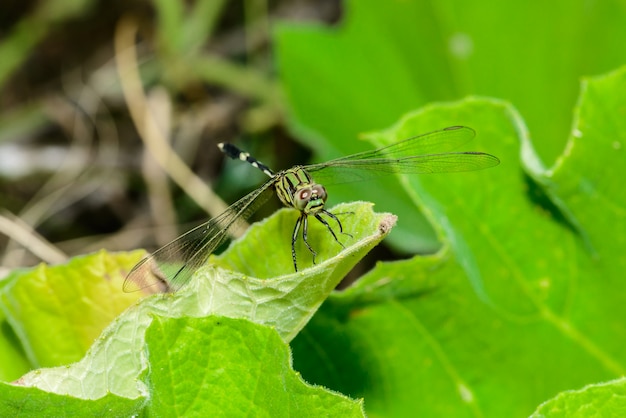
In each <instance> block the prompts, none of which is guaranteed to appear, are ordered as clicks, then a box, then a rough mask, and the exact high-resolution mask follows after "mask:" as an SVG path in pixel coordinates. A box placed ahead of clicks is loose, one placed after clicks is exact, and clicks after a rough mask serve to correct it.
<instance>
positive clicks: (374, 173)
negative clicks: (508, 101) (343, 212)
mask: <svg viewBox="0 0 626 418" xmlns="http://www.w3.org/2000/svg"><path fill="white" fill-rule="evenodd" d="M474 136H475V132H474V130H473V129H472V128H468V127H466V126H453V127H449V128H445V129H441V130H439V131H433V132H429V133H427V134H423V135H419V136H415V137H412V138H409V139H405V140H404V141H400V142H397V143H395V144H392V145H389V146H387V147H383V148H379V149H377V150H372V151H365V152H361V153H358V154H353V155H349V156H347V157H342V158H337V159H335V160H331V161H328V162H325V163H321V164H313V165H310V166H306V167H304V169H305V170H306V171H308V172H309V173H310V174H311V175H312V176H313V178H314V179H315V181H316V182H319V183H322V184H337V183H348V182H353V181H363V180H368V179H372V178H375V177H380V176H381V175H384V174H394V173H402V174H430V173H450V172H459V171H473V170H481V169H484V168H489V167H493V166H496V165H498V164H499V163H500V160H499V159H498V158H497V157H495V156H493V155H491V154H486V153H482V152H442V151H447V150H451V149H455V148H458V147H460V146H461V145H463V144H465V143H467V142H469V141H471V140H472V138H474ZM434 151H438V152H437V153H432V152H434Z"/></svg>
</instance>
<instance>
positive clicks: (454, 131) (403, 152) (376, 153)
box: [319, 126, 476, 165]
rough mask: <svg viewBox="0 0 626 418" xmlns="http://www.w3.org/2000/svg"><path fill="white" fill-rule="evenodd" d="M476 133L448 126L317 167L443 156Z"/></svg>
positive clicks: (471, 130) (464, 127)
mask: <svg viewBox="0 0 626 418" xmlns="http://www.w3.org/2000/svg"><path fill="white" fill-rule="evenodd" d="M475 136H476V132H475V131H474V130H473V129H472V128H470V127H468V126H450V127H447V128H444V129H440V130H438V131H432V132H428V133H425V134H421V135H417V136H414V137H411V138H408V139H405V140H402V141H400V142H396V143H393V144H391V145H388V146H386V147H382V148H378V149H375V150H370V151H364V152H360V153H358V154H352V155H348V156H346V157H341V158H337V159H334V160H331V161H328V162H325V163H322V164H319V165H326V164H328V165H334V164H336V163H339V162H343V161H355V160H374V159H381V158H387V159H394V158H402V157H408V156H415V155H426V154H444V153H446V152H448V151H452V150H455V149H457V148H459V147H461V146H462V145H464V144H466V143H468V142H469V141H471V140H472V139H474V137H475Z"/></svg>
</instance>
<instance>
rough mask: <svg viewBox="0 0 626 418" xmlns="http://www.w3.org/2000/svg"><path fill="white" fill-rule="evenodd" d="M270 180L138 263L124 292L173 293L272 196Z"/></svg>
mask: <svg viewBox="0 0 626 418" xmlns="http://www.w3.org/2000/svg"><path fill="white" fill-rule="evenodd" d="M273 185H274V179H270V180H268V181H267V182H266V183H265V184H264V185H263V186H261V187H260V188H258V189H256V190H254V191H252V192H250V193H249V194H247V195H246V196H244V197H242V198H241V199H239V200H238V201H237V202H235V203H233V204H232V205H231V206H230V207H228V209H226V210H225V211H224V212H223V213H222V214H220V215H218V216H216V217H215V218H213V219H211V220H209V221H208V222H205V223H203V224H202V225H200V226H197V227H196V228H194V229H192V230H191V231H189V232H187V233H185V234H183V235H181V236H180V237H178V238H176V239H175V240H174V241H172V242H170V243H169V244H167V245H165V246H163V247H161V248H160V249H158V250H157V251H155V252H154V253H152V254H150V255H148V256H147V257H146V258H144V259H143V260H141V261H140V262H139V263H138V264H137V265H136V266H135V267H133V269H132V270H131V271H130V273H129V274H128V276H127V277H126V280H125V281H124V287H123V289H124V291H125V292H133V291H138V290H141V289H146V288H152V289H153V292H154V293H157V292H166V291H170V292H174V291H176V290H178V289H180V288H181V287H182V286H183V285H185V284H186V283H187V282H189V280H190V279H191V276H192V275H193V273H194V272H195V271H196V270H197V269H198V268H199V267H200V266H202V265H203V264H205V263H206V261H207V259H208V258H209V256H210V255H211V253H212V252H213V251H215V249H216V248H217V247H218V246H219V245H220V244H221V243H222V242H224V240H225V239H226V237H227V234H228V232H229V230H231V229H232V228H234V227H235V226H236V225H237V224H238V222H243V221H245V220H247V219H248V218H249V217H250V216H251V215H252V214H253V213H254V212H256V211H257V209H258V208H259V207H260V206H261V205H263V203H265V202H266V201H267V200H268V199H269V197H270V196H271V195H272V193H273V192H272V186H273Z"/></svg>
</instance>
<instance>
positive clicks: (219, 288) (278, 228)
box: [7, 203, 395, 416]
mask: <svg viewBox="0 0 626 418" xmlns="http://www.w3.org/2000/svg"><path fill="white" fill-rule="evenodd" d="M333 211H334V212H336V213H337V214H338V216H341V217H342V223H343V225H344V227H345V229H346V230H349V231H350V234H351V236H341V238H342V241H343V242H344V243H345V246H346V248H345V249H343V248H342V247H341V246H340V245H339V244H337V243H335V242H334V240H333V239H332V237H331V236H330V234H329V232H328V231H327V230H326V229H325V228H320V227H318V226H316V225H315V223H312V224H311V225H310V230H309V241H310V243H311V245H312V246H314V247H315V248H316V249H317V250H318V262H319V263H318V264H317V265H314V266H311V267H309V268H304V269H303V270H301V271H299V272H292V271H293V265H292V262H291V255H290V254H291V251H290V246H291V241H290V239H291V229H292V228H293V221H294V220H295V219H294V217H293V215H294V211H293V210H282V211H279V212H277V213H276V214H275V215H274V216H272V217H270V218H269V219H267V220H266V221H264V222H262V223H259V224H255V225H253V226H252V227H250V229H249V230H248V232H247V233H246V235H245V236H244V237H242V239H240V240H238V241H236V242H235V243H233V245H232V246H231V248H230V249H229V250H228V251H226V252H225V253H224V254H223V255H222V256H220V257H215V260H214V262H215V264H210V265H207V266H206V267H203V268H201V269H200V270H198V272H197V273H196V274H195V275H194V276H193V278H192V281H191V282H190V283H189V284H188V285H187V286H185V287H183V288H182V289H181V290H180V291H179V292H177V293H175V294H157V295H153V296H151V297H148V298H145V299H144V300H142V301H141V302H140V303H138V304H137V305H134V306H132V307H131V308H129V309H128V310H127V311H125V312H124V313H123V314H122V315H120V316H119V317H118V318H116V319H115V320H114V321H113V323H112V324H111V325H110V326H109V327H108V328H107V329H105V330H104V332H103V333H102V335H101V336H100V338H98V339H97V340H96V342H95V344H94V345H93V346H92V347H91V348H90V349H89V351H88V352H87V354H86V355H85V357H83V358H82V359H81V360H80V361H78V362H77V363H74V364H71V365H69V366H63V367H55V368H49V369H40V370H35V371H33V372H31V373H28V374H27V375H25V376H23V377H22V378H21V379H20V380H19V384H20V385H23V386H26V387H28V389H24V391H23V392H12V393H17V394H20V393H21V394H23V396H24V397H26V398H27V399H23V398H18V400H17V401H16V402H15V405H18V406H19V408H24V409H25V410H34V409H36V407H37V405H40V402H42V401H43V400H45V399H48V397H49V394H47V393H44V392H42V391H46V392H51V393H55V394H59V395H67V396H69V397H72V398H80V399H85V400H90V403H88V404H87V406H85V408H100V407H101V405H106V403H107V402H110V403H111V405H112V406H111V408H131V409H133V408H135V409H137V408H142V405H143V404H144V403H145V402H147V399H148V398H149V399H150V401H151V402H155V403H154V404H152V405H151V408H153V410H157V411H161V410H164V408H165V407H164V406H163V404H161V402H164V403H168V402H169V401H164V400H163V399H164V398H163V396H170V395H171V394H170V395H166V392H167V391H168V390H170V389H171V388H170V387H169V386H168V387H163V386H162V385H161V384H163V382H164V379H165V380H167V379H169V378H172V376H181V375H182V376H187V377H188V380H186V381H183V382H180V384H181V390H182V392H181V396H182V394H185V396H187V395H188V396H191V397H192V398H193V399H192V400H186V399H187V398H185V396H182V397H181V398H178V399H179V400H180V401H181V402H182V404H184V406H181V407H182V408H192V409H195V408H200V409H201V410H205V411H206V410H209V409H208V408H213V407H215V406H216V405H217V404H220V403H222V402H226V401H225V400H220V399H216V398H215V397H201V398H200V399H198V398H195V395H194V393H195V392H194V393H189V394H186V391H187V390H191V389H188V388H196V390H200V389H201V390H203V391H204V390H207V391H209V392H213V389H211V388H209V387H208V386H204V383H206V381H205V380H203V379H204V378H205V377H206V376H205V374H203V373H209V374H215V373H217V375H219V376H221V377H222V380H220V381H219V382H218V383H219V384H224V382H230V380H229V379H232V382H234V384H235V386H239V385H243V384H246V385H250V384H251V383H250V382H249V381H246V382H242V381H239V379H241V378H242V376H241V375H240V373H239V374H237V373H235V371H234V372H233V373H235V374H234V375H233V374H231V373H224V367H226V364H227V363H228V362H225V361H221V360H220V361H219V362H218V363H215V358H220V359H222V360H223V359H226V358H231V356H232V360H229V362H230V363H232V364H233V365H234V364H236V363H237V362H238V361H240V360H241V355H242V350H247V351H250V352H246V353H245V357H246V358H248V359H259V358H262V357H264V356H267V355H268V354H267V353H268V351H267V350H268V347H269V352H270V353H273V355H274V356H275V357H273V358H272V363H271V366H270V365H265V364H257V363H255V364H252V363H250V362H248V363H246V364H245V365H244V366H245V368H246V369H249V370H252V369H253V368H254V367H262V368H263V373H262V375H263V376H261V377H262V378H270V374H268V373H269V370H270V368H271V369H272V370H271V373H272V374H273V377H272V379H278V378H279V379H282V381H283V382H289V385H288V386H286V388H283V389H281V391H278V392H272V391H271V390H269V388H268V390H269V391H268V392H267V393H264V394H263V395H259V394H256V395H255V396H257V398H254V399H248V401H246V402H245V403H242V402H240V401H239V400H237V399H236V398H232V399H231V400H230V401H228V402H227V403H226V404H224V405H227V406H228V407H231V408H244V409H246V410H247V408H251V406H249V405H252V404H253V403H254V404H255V405H256V404H258V405H261V404H263V405H264V406H263V407H260V406H259V409H254V411H257V412H258V413H261V414H264V413H262V412H259V411H264V410H266V409H267V408H269V406H267V405H269V404H272V402H273V401H272V399H276V398H277V397H278V399H287V403H288V404H289V403H290V402H295V403H297V404H298V405H302V407H303V408H307V409H309V410H311V411H317V410H319V411H327V412H326V413H322V412H320V415H327V414H328V413H330V412H328V411H344V412H345V411H352V412H351V414H360V413H361V405H360V403H359V402H355V401H352V400H349V399H347V398H345V397H343V396H339V395H337V394H334V393H331V392H328V391H325V390H321V389H313V388H311V387H309V386H306V385H304V384H303V382H301V381H300V380H299V379H298V378H297V376H296V375H295V374H294V372H293V371H292V370H291V369H290V364H289V361H288V356H286V355H285V354H286V353H287V346H286V344H285V342H288V341H290V340H291V339H292V338H293V337H294V336H295V335H296V334H297V333H298V331H299V330H300V329H301V328H302V327H303V326H304V325H305V324H306V322H307V321H308V320H309V319H310V317H311V316H312V315H313V314H314V312H315V311H316V310H317V308H318V307H319V306H320V305H321V303H322V302H323V301H324V300H325V299H326V297H328V295H329V294H330V293H331V292H332V290H333V289H334V288H335V287H336V285H337V284H338V283H339V281H340V280H341V279H342V278H343V277H344V276H345V274H346V273H347V272H348V271H349V270H350V269H351V268H352V267H353V266H354V265H355V264H356V263H357V262H358V261H359V259H360V258H361V257H362V256H364V255H365V254H366V253H367V251H369V250H370V249H371V248H372V247H373V246H374V245H376V244H377V243H378V242H380V241H381V240H382V239H383V238H384V237H385V236H386V235H387V233H388V232H389V231H390V229H391V227H392V226H393V223H394V222H395V217H394V216H392V215H389V214H375V213H374V212H373V211H372V205H371V204H368V203H352V204H347V205H341V206H339V207H337V208H335V209H333ZM342 213H343V215H341V214H342ZM286 231H289V233H284V232H286ZM329 244H330V245H329ZM250 254H253V259H255V260H264V263H259V268H258V270H256V269H255V268H254V266H253V265H252V263H249V260H250V259H249V258H248V257H252V256H251V255H250ZM266 256H267V257H266ZM244 260H248V263H245V262H244ZM308 263H309V264H310V261H309V262H308ZM71 264H72V263H70V265H71ZM74 264H76V265H78V266H81V264H80V262H74ZM220 265H221V266H228V265H230V266H241V267H242V270H244V271H245V272H247V273H249V274H255V275H256V276H261V278H259V277H254V276H252V275H244V274H242V273H240V272H235V271H229V270H224V269H223V268H221V267H219V266H220ZM306 265H307V262H306V261H303V267H306ZM64 267H65V270H64V273H65V275H66V276H67V275H69V274H70V270H71V269H70V268H69V266H64ZM42 268H43V267H42ZM59 268H61V267H59ZM246 269H247V270H246ZM285 271H289V272H291V273H289V274H286V275H283V276H280V277H271V276H267V277H262V276H263V275H265V274H274V275H276V274H279V273H277V272H285ZM272 272H273V273H272ZM73 274H82V275H84V271H81V270H80V269H79V273H73ZM48 276H50V275H48ZM70 277H71V276H70ZM121 277H123V276H121ZM66 279H67V277H66ZM48 280H49V279H48ZM77 280H78V279H77ZM77 280H70V281H71V282H75V281H77ZM12 283H13V284H12V285H11V286H12V287H11V289H12V290H14V289H15V288H16V287H17V286H21V282H20V281H12ZM45 283H46V284H45V286H43V285H41V286H40V287H42V288H44V289H46V290H47V289H48V288H49V287H50V283H48V282H45ZM92 285H93V284H91V285H90V284H89V283H85V284H84V286H85V287H90V286H92ZM117 286H118V287H117V288H118V292H119V291H120V290H121V287H122V285H121V279H120V280H118V284H117ZM57 290H58V291H59V292H62V291H66V289H65V287H59V288H58V289H57ZM43 293H46V294H48V295H49V294H53V293H52V292H43ZM9 294H11V295H14V294H15V292H14V291H12V292H10V293H9ZM70 296H71V295H64V296H63V297H65V298H67V300H68V301H69V300H70ZM137 296H141V293H140V292H137V293H136V294H135V297H137ZM56 297H60V296H59V295H56ZM92 310H93V307H92ZM210 315H220V316H222V317H229V318H244V319H247V320H250V321H253V322H256V323H257V324H263V325H270V326H272V327H273V328H274V330H272V331H271V332H270V330H269V329H267V328H262V327H258V326H256V327H255V328H249V326H251V325H247V324H246V323H245V322H243V321H239V322H237V325H233V326H234V327H235V328H237V329H236V330H234V331H232V332H233V333H234V335H233V337H234V339H232V340H229V341H227V342H228V344H222V345H220V344H218V342H217V340H216V342H215V345H212V344H213V343H210V344H209V343H208V342H207V341H206V338H207V335H206V334H205V333H207V332H210V333H213V334H215V333H220V335H222V334H221V333H223V332H225V333H226V334H228V332H229V331H225V330H226V329H227V328H228V327H225V326H224V327H218V329H217V330H214V331H208V330H209V329H213V327H215V326H217V325H216V323H215V320H214V319H210V320H208V322H202V321H200V322H194V321H191V320H189V321H188V320H187V319H185V318H188V317H198V318H205V317H207V316H210ZM85 317H87V318H88V317H89V314H85ZM155 317H160V318H164V319H159V324H158V326H157V325H155V326H157V328H156V330H154V331H153V332H154V333H156V334H152V335H153V337H152V339H148V341H146V339H145V332H146V329H148V327H150V324H151V323H152V322H153V321H154V318H155ZM167 318H183V320H181V321H178V322H177V321H169V320H167ZM218 322H219V323H220V324H221V325H224V324H230V322H229V321H228V320H225V319H224V318H222V319H220V320H218ZM242 324H243V325H242ZM218 325H219V324H218ZM176 327H178V328H176ZM231 328H232V327H231ZM192 329H193V331H192ZM228 329H230V328H228ZM49 332H51V331H49ZM268 332H269V333H270V334H271V335H270V334H268ZM159 333H162V334H163V335H157V334H159ZM155 335H156V336H155ZM165 338H167V340H166V339H165ZM280 339H282V340H283V343H281V344H282V348H281V350H282V351H278V350H277V349H276V344H277V341H278V343H279V342H280ZM259 340H263V343H262V344H261V345H259V344H260V343H259ZM192 341H201V343H200V344H199V345H198V343H194V344H191V342H192ZM146 344H147V346H146ZM233 344H236V345H237V347H235V346H234V345H233ZM202 347H205V348H206V349H203V348H202ZM159 350H161V351H162V350H165V351H167V352H170V351H171V353H161V354H162V355H161V354H159V353H160V351H159ZM183 350H191V351H190V352H192V353H193V355H192V356H191V357H189V354H187V352H185V354H184V355H182V357H176V356H178V355H179V354H180V352H182V351H183ZM257 350H260V351H257ZM170 354H171V355H170ZM163 356H166V357H163ZM181 358H187V359H189V358H192V359H194V361H197V362H198V364H203V365H205V366H207V367H208V366H210V367H209V369H205V370H204V372H201V370H200V369H198V370H197V371H198V374H196V375H193V376H192V375H190V374H188V373H186V372H184V369H185V367H186V366H185V365H184V364H181V365H180V366H181V368H180V369H179V368H178V366H176V367H175V369H176V370H174V369H172V370H171V373H172V375H168V374H167V373H165V374H163V373H161V364H162V362H165V363H167V364H170V366H171V367H174V366H173V364H174V363H175V362H176V361H178V360H180V359H181ZM279 365H280V367H279ZM214 366H215V367H214ZM233 367H234V366H233ZM265 372H267V373H265ZM168 373H170V372H168ZM257 384H258V382H257ZM277 390H278V389H277ZM164 391H165V392H164ZM192 392H193V390H192ZM259 393H260V392H259ZM111 395H114V396H111ZM240 396H242V395H241V394H240ZM117 397H123V398H125V401H129V400H132V402H131V403H128V402H121V403H119V402H120V400H119V399H118V398H117ZM305 398H306V399H307V401H306V402H305V401H304V399H305ZM29 400H32V403H31V402H30V401H29ZM91 401H98V402H104V403H96V404H95V406H94V404H93V402H91ZM281 402H282V401H281ZM72 405H74V404H72ZM272 405H273V404H272ZM171 407H173V408H178V406H177V404H176V405H171ZM7 408H9V407H7ZM72 408H73V406H72ZM271 408H274V409H272V410H273V411H284V409H281V408H284V404H283V403H279V404H277V405H273V406H271ZM276 408H278V409H276ZM292 409H296V407H295V406H294V407H293V408H292ZM15 411H18V409H16V410H14V412H15ZM66 412H67V414H70V413H72V414H76V413H78V412H84V411H82V410H74V409H71V408H69V409H67V410H66ZM225 413H226V412H225ZM251 413H252V412H251ZM342 413H343V412H342ZM215 414H218V415H219V412H217V411H216V412H215ZM276 414H277V413H276V412H273V413H271V414H270V415H268V416H276ZM166 415H167V414H166Z"/></svg>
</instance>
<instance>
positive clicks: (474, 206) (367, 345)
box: [292, 69, 626, 417]
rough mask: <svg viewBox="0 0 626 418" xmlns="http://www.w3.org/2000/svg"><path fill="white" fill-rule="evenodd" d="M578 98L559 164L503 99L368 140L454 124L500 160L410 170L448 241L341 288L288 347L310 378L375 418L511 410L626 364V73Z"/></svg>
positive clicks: (441, 108)
mask: <svg viewBox="0 0 626 418" xmlns="http://www.w3.org/2000/svg"><path fill="white" fill-rule="evenodd" d="M582 91H583V94H582V96H581V99H580V102H579V107H578V109H577V114H576V126H575V128H574V130H573V135H572V137H571V138H570V140H569V143H568V146H567V148H566V151H565V153H564V155H563V157H562V158H561V159H560V160H559V162H558V163H557V165H556V166H555V167H554V168H553V169H548V170H544V169H543V168H542V166H541V164H540V163H539V160H538V158H537V156H536V154H535V153H534V150H533V148H532V145H531V142H530V139H529V137H528V132H527V131H526V129H525V127H524V124H523V122H522V121H521V119H520V117H519V115H518V114H517V113H516V112H515V111H513V110H512V108H511V107H510V106H508V105H507V104H505V103H503V102H500V101H495V100H486V99H478V98H473V99H468V100H465V101H462V102H458V103H454V104H448V105H438V106H430V107H428V108H425V109H423V110H421V111H418V112H415V113H412V114H409V115H407V116H406V117H405V118H403V119H402V121H401V122H400V123H399V124H398V125H396V126H394V127H393V128H392V129H390V130H388V131H385V132H381V133H379V134H377V135H374V134H373V135H370V138H371V139H372V140H373V141H375V142H376V145H381V144H384V143H388V142H391V141H395V140H397V139H398V138H401V137H403V136H404V135H405V134H406V132H408V131H412V132H426V131H429V130H432V129H433V128H434V127H439V126H442V124H444V123H445V121H447V120H450V119H451V118H453V119H455V120H458V122H459V123H460V124H466V125H469V126H472V127H474V128H475V129H476V130H477V132H478V134H477V140H476V143H477V145H478V149H479V150H488V151H489V152H491V153H493V154H495V155H497V156H498V157H499V158H500V159H501V161H502V163H501V165H500V166H498V167H496V168H493V169H490V170H484V171H480V172H471V173H465V174H449V175H436V176H421V177H418V176H411V177H406V178H403V179H402V183H403V184H404V186H405V188H406V190H407V193H408V194H409V195H410V196H411V198H412V199H413V201H414V204H415V206H416V208H420V209H423V210H424V211H425V213H427V214H428V216H429V218H430V219H432V222H433V224H434V225H435V226H436V229H437V231H438V232H439V234H441V235H442V237H443V238H444V242H445V243H446V244H445V246H444V248H443V249H442V250H441V251H440V252H439V253H438V254H436V255H433V256H431V257H427V258H418V259H415V260H406V261H400V262H396V263H392V264H389V265H381V266H379V267H378V268H376V269H375V270H373V271H372V272H371V273H370V274H369V275H368V276H367V277H364V278H363V280H361V281H359V282H358V283H357V285H356V286H355V287H354V288H352V289H350V291H348V292H344V293H341V294H337V295H334V296H333V297H331V298H330V299H329V300H328V302H327V303H326V304H325V305H324V306H323V307H322V309H320V311H319V312H318V314H317V315H316V316H315V317H314V318H313V320H312V322H311V323H310V324H309V325H308V326H307V327H306V328H305V329H304V330H303V331H302V332H301V333H300V335H299V336H298V338H296V339H295V340H294V342H293V344H292V346H293V349H294V364H295V368H296V369H297V370H300V371H301V372H302V373H303V376H305V378H307V380H310V381H313V382H316V383H318V384H323V385H325V386H327V387H330V388H332V389H335V390H338V391H340V392H342V393H345V394H347V395H349V396H352V397H363V398H364V399H365V400H366V402H365V406H366V410H367V412H368V414H370V415H379V416H416V415H418V416H419V415H422V416H455V417H462V416H493V417H501V416H523V415H529V414H531V413H532V411H533V410H534V409H535V408H536V406H537V405H539V404H540V403H542V402H543V401H545V400H546V399H549V398H551V397H553V396H554V395H556V394H557V393H559V392H561V391H563V390H568V389H575V388H580V387H582V386H584V385H586V384H590V383H594V382H600V381H606V380H609V379H613V378H616V377H619V376H622V375H623V374H624V373H625V372H626V353H625V352H624V350H623V343H622V342H623V341H624V339H625V338H626V327H624V321H623V318H624V317H626V305H624V303H623V300H624V298H623V295H622V294H621V291H620V290H619V289H621V285H622V282H623V272H624V270H625V268H626V257H624V255H623V248H624V240H625V239H626V216H625V215H624V214H626V193H625V192H624V189H623V187H621V184H620V180H619V179H622V178H624V177H625V176H626V164H624V161H625V160H624V144H625V141H626V136H625V135H624V132H626V126H624V125H625V123H626V118H624V114H623V112H624V109H625V108H626V99H625V98H626V95H624V94H623V92H624V91H626V71H625V70H624V69H622V70H620V71H618V72H615V73H613V74H610V75H608V76H604V77H598V78H594V79H589V80H586V82H585V83H584V84H583V88H582ZM519 140H521V142H522V144H521V156H522V162H521V163H520V162H519V157H520V144H519V143H518V141H519ZM406 221H407V220H405V219H403V218H399V223H400V224H401V223H402V222H406Z"/></svg>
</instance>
